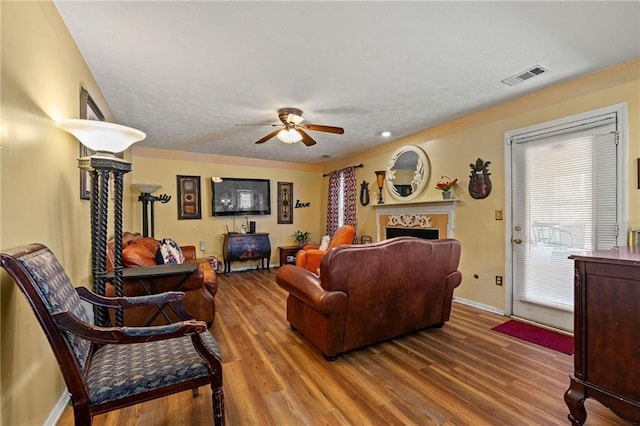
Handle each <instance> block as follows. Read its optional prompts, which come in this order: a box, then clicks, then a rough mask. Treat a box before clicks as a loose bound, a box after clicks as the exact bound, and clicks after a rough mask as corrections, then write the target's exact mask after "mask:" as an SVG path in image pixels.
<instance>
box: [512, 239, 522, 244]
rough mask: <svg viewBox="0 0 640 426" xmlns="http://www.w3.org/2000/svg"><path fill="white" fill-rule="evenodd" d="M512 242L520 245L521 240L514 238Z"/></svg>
mask: <svg viewBox="0 0 640 426" xmlns="http://www.w3.org/2000/svg"><path fill="white" fill-rule="evenodd" d="M513 242H514V243H516V244H522V240H521V239H520V238H514V239H513Z"/></svg>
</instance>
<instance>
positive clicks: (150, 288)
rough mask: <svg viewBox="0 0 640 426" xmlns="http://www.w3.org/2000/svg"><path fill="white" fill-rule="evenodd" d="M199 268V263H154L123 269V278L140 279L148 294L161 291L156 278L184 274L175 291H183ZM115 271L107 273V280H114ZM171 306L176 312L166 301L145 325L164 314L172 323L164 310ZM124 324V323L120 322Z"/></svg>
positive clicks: (139, 281)
mask: <svg viewBox="0 0 640 426" xmlns="http://www.w3.org/2000/svg"><path fill="white" fill-rule="evenodd" d="M197 269H198V263H193V262H190V263H180V264H169V265H154V266H138V267H133V268H124V269H123V270H122V278H123V279H135V280H137V281H138V283H139V284H140V286H141V287H142V288H143V289H144V291H145V292H146V293H147V294H158V293H159V291H158V289H157V287H156V285H155V283H154V280H155V279H157V278H162V277H167V276H172V275H182V279H181V280H180V282H179V283H178V286H177V287H176V288H175V290H174V291H181V290H182V287H184V284H185V283H186V282H187V280H188V279H189V277H191V275H193V273H194V272H195V271H196V270H197ZM113 278H114V272H113V271H111V272H109V273H108V274H107V277H106V280H107V281H112V282H113ZM167 306H168V307H169V308H171V310H173V311H174V313H176V311H175V309H173V306H171V304H170V303H164V304H163V305H161V306H158V310H157V311H156V313H155V314H154V315H153V316H152V317H151V319H149V321H147V323H146V324H145V326H148V325H150V324H151V323H152V322H153V321H154V320H155V319H156V318H157V317H158V316H159V315H162V316H163V317H164V318H165V319H166V320H167V323H169V324H171V323H172V322H173V321H171V319H170V318H169V316H168V315H167V314H166V313H165V312H164V309H165V308H166V307H167ZM176 314H177V313H176ZM118 325H122V324H118Z"/></svg>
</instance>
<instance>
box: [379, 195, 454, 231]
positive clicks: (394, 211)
mask: <svg viewBox="0 0 640 426" xmlns="http://www.w3.org/2000/svg"><path fill="white" fill-rule="evenodd" d="M459 201H460V200H457V199H452V200H435V201H422V202H415V203H394V204H379V205H375V206H373V207H374V208H375V209H376V225H377V230H376V238H377V241H381V240H384V239H386V238H391V237H392V236H400V235H412V236H416V237H419V238H426V239H437V238H454V231H455V207H456V203H457V202H459ZM387 228H389V229H390V230H391V231H390V233H389V235H388V234H387Z"/></svg>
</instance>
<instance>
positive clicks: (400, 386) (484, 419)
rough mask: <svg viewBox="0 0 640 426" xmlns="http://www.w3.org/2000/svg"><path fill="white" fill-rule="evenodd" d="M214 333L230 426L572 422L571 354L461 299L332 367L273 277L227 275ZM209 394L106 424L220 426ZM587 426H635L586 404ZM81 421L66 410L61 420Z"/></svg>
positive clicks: (111, 416) (158, 404)
mask: <svg viewBox="0 0 640 426" xmlns="http://www.w3.org/2000/svg"><path fill="white" fill-rule="evenodd" d="M219 285H220V288H219V291H218V295H217V297H216V302H217V314H216V321H215V324H214V326H213V328H212V333H213V335H214V336H215V337H216V339H217V340H218V342H219V344H220V348H221V350H222V353H223V355H224V360H223V371H224V388H225V408H226V419H227V424H228V425H567V424H569V422H568V420H567V414H568V410H567V408H566V406H565V404H564V400H563V394H564V392H565V390H566V389H567V387H568V386H569V374H570V372H571V371H572V363H573V357H572V356H569V355H565V354H562V353H559V352H555V351H552V350H550V349H546V348H543V347H539V346H536V345H533V344H529V343H527V342H524V341H521V340H518V339H514V338H511V337H508V336H505V335H503V334H501V333H497V332H494V331H491V328H492V327H493V326H495V325H497V324H500V323H501V322H504V321H505V320H506V318H505V317H503V316H500V315H496V314H492V313H488V312H485V311H481V310H478V309H475V308H472V307H469V306H465V305H461V304H458V303H454V307H453V312H452V314H451V321H449V322H448V323H447V324H446V325H445V326H444V327H443V328H442V329H431V330H426V331H422V332H418V333H414V334H411V335H409V336H405V337H402V338H398V339H394V340H392V341H389V342H385V343H381V344H378V345H375V346H372V347H368V348H364V349H360V350H356V351H353V352H351V353H348V354H344V355H341V356H340V357H339V358H338V360H337V361H335V362H327V361H325V360H324V358H323V357H322V355H320V353H319V352H318V351H317V350H315V349H314V348H313V347H312V346H311V345H310V344H308V343H307V342H306V341H305V340H304V339H303V338H302V337H301V336H300V335H299V334H298V333H296V332H294V331H292V330H291V329H290V328H289V325H288V323H287V322H286V318H285V299H286V293H285V292H284V291H283V290H282V289H280V288H279V287H278V286H277V285H276V284H275V270H271V271H270V272H267V271H247V272H234V273H232V274H231V275H230V276H229V277H225V276H223V275H221V276H219ZM210 396H211V393H210V391H209V389H207V388H201V390H200V395H199V396H198V397H196V398H194V397H193V396H192V393H191V392H183V393H180V394H178V395H174V396H171V397H167V398H164V399H160V400H155V401H151V402H148V403H144V404H140V405H137V406H134V407H129V408H127V409H123V410H119V411H116V412H113V413H107V414H104V415H100V416H96V417H95V418H94V422H93V424H94V425H96V426H106V425H109V426H113V425H171V426H173V425H200V424H203V425H204V424H212V413H211V398H210ZM586 407H587V413H588V417H587V423H586V424H587V425H625V424H627V423H625V422H623V421H621V420H620V419H618V418H617V417H616V416H615V415H614V414H613V413H612V412H610V411H609V410H608V409H607V408H605V407H603V406H602V405H600V404H599V403H598V402H595V401H593V400H587V403H586ZM72 424H73V413H72V410H71V408H70V407H69V408H67V410H65V413H64V415H63V417H62V419H61V420H60V422H59V423H58V425H60V426H67V425H72Z"/></svg>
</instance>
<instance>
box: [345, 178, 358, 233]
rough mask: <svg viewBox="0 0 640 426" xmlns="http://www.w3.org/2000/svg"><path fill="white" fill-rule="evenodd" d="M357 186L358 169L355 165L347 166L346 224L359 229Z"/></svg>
mask: <svg viewBox="0 0 640 426" xmlns="http://www.w3.org/2000/svg"><path fill="white" fill-rule="evenodd" d="M356 186H357V185H356V169H355V167H347V168H346V169H344V224H345V225H353V227H354V228H355V229H358V217H357V215H356V205H357V201H358V189H357V187H356Z"/></svg>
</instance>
